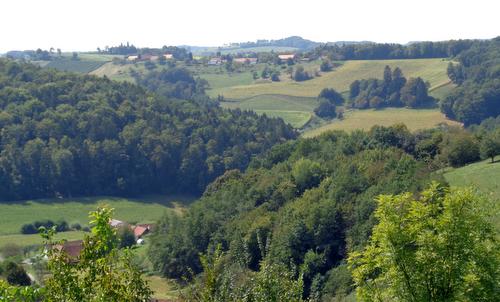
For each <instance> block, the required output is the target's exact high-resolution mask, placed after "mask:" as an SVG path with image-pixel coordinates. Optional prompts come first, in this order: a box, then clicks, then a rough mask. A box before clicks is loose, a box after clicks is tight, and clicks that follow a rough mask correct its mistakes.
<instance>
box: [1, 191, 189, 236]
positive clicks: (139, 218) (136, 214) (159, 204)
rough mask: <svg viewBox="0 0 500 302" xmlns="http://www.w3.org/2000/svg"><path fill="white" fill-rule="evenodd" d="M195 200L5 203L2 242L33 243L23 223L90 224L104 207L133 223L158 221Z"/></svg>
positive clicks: (111, 198)
mask: <svg viewBox="0 0 500 302" xmlns="http://www.w3.org/2000/svg"><path fill="white" fill-rule="evenodd" d="M193 199H194V197H189V196H151V197H144V198H140V199H131V198H120V197H89V198H68V199H41V200H29V201H15V202H6V203H5V202H3V203H1V204H0V213H2V219H1V220H0V242H2V243H4V242H5V241H7V240H8V241H11V240H14V239H16V240H17V239H20V238H26V240H27V241H29V240H31V239H30V238H28V237H29V236H31V235H20V229H21V226H22V225H23V224H25V223H32V222H34V221H36V220H44V219H51V220H53V221H54V222H57V221H58V220H65V221H66V222H68V223H69V224H70V225H71V224H73V223H80V224H81V225H82V226H85V225H88V222H89V217H88V213H89V212H90V211H94V210H96V209H97V208H98V207H99V206H103V205H107V206H109V207H111V208H114V209H115V211H114V215H113V217H114V218H116V219H119V220H123V221H126V222H129V223H146V222H155V221H156V220H157V219H159V218H160V217H161V216H162V215H163V214H164V213H165V212H166V211H172V210H173V211H182V210H183V208H184V205H185V204H187V203H189V202H191V201H192V200H193ZM70 233H71V232H69V233H68V232H65V233H62V234H63V235H64V234H70ZM3 235H16V236H17V237H16V236H13V237H12V236H6V237H3ZM19 236H20V237H19ZM25 236H27V237H25ZM35 236H38V235H35ZM9 238H10V239H9ZM11 242H12V241H11Z"/></svg>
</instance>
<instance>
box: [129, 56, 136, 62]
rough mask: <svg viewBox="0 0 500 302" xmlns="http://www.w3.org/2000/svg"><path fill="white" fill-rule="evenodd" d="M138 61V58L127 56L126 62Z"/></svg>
mask: <svg viewBox="0 0 500 302" xmlns="http://www.w3.org/2000/svg"><path fill="white" fill-rule="evenodd" d="M137 60H139V56H128V57H127V61H137Z"/></svg>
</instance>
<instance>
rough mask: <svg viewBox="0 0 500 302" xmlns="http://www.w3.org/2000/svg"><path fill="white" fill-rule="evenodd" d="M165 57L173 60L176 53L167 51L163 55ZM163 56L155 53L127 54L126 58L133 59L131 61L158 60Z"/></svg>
mask: <svg viewBox="0 0 500 302" xmlns="http://www.w3.org/2000/svg"><path fill="white" fill-rule="evenodd" d="M161 56H163V57H164V58H165V60H172V59H173V58H174V55H173V54H171V53H166V54H164V55H161ZM161 56H154V55H148V54H144V55H130V56H127V58H126V60H127V61H131V62H138V61H158V60H159V59H160V57H161Z"/></svg>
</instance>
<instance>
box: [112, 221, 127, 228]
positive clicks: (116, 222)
mask: <svg viewBox="0 0 500 302" xmlns="http://www.w3.org/2000/svg"><path fill="white" fill-rule="evenodd" d="M109 225H110V226H112V227H114V228H119V227H122V226H124V225H126V223H125V222H123V221H121V220H117V219H111V220H110V221H109Z"/></svg>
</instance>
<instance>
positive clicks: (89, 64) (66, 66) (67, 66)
mask: <svg viewBox="0 0 500 302" xmlns="http://www.w3.org/2000/svg"><path fill="white" fill-rule="evenodd" d="M105 63H106V61H89V60H76V61H75V60H71V59H60V60H54V61H50V62H49V63H47V64H46V65H45V66H44V67H47V68H55V69H57V70H61V71H70V72H78V73H89V72H91V71H93V70H96V69H98V68H99V67H101V66H102V65H103V64H105Z"/></svg>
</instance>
